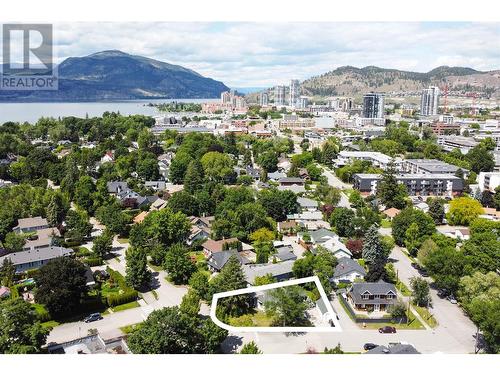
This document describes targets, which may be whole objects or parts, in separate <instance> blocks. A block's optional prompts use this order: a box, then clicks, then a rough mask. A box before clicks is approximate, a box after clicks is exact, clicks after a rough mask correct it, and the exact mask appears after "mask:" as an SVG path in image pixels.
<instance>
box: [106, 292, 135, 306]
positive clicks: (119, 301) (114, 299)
mask: <svg viewBox="0 0 500 375" xmlns="http://www.w3.org/2000/svg"><path fill="white" fill-rule="evenodd" d="M135 300H137V291H136V290H130V291H127V292H125V293H123V294H118V293H113V294H110V295H108V298H107V303H108V306H110V307H114V306H118V305H123V304H124V303H129V302H132V301H135Z"/></svg>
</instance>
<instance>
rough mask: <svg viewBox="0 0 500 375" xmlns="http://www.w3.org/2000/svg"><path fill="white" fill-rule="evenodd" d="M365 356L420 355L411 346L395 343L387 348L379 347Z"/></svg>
mask: <svg viewBox="0 0 500 375" xmlns="http://www.w3.org/2000/svg"><path fill="white" fill-rule="evenodd" d="M365 354H421V353H420V352H419V351H418V350H417V349H415V347H414V346H413V345H410V344H406V343H397V344H393V345H390V344H389V346H385V345H379V346H377V347H375V348H373V349H371V350H368V351H367V352H366V353H365Z"/></svg>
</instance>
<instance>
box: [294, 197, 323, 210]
mask: <svg viewBox="0 0 500 375" xmlns="http://www.w3.org/2000/svg"><path fill="white" fill-rule="evenodd" d="M297 203H298V204H299V206H300V208H301V210H302V212H304V211H311V212H312V211H317V210H318V202H317V201H316V200H314V199H309V198H303V197H298V198H297Z"/></svg>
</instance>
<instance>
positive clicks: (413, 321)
mask: <svg viewBox="0 0 500 375" xmlns="http://www.w3.org/2000/svg"><path fill="white" fill-rule="evenodd" d="M408 317H409V319H410V324H406V323H403V324H401V323H366V327H365V329H379V328H380V327H383V326H387V325H389V326H392V327H396V330H400V329H403V330H404V329H425V327H424V326H423V324H422V323H420V320H418V319H417V317H416V316H415V315H413V313H412V312H411V311H410V313H409V316H408ZM358 325H359V326H360V327H363V324H362V323H361V324H358Z"/></svg>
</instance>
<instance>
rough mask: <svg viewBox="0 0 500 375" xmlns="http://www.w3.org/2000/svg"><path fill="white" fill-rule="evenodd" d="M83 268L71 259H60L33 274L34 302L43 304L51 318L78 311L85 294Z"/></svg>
mask: <svg viewBox="0 0 500 375" xmlns="http://www.w3.org/2000/svg"><path fill="white" fill-rule="evenodd" d="M85 273H86V268H85V266H84V265H83V264H82V263H81V262H79V261H77V260H74V259H72V258H68V257H60V258H56V259H54V260H52V261H50V262H48V263H47V264H45V265H43V266H42V267H41V268H40V270H39V272H37V273H35V277H34V278H35V283H36V286H37V288H36V291H35V301H36V302H37V303H41V304H44V305H45V307H46V308H47V310H48V311H49V313H50V314H51V315H52V316H53V317H61V316H69V315H71V314H72V313H74V312H76V311H78V308H79V307H80V306H81V302H82V299H83V298H84V297H85V296H86V294H87V279H86V277H85Z"/></svg>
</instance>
